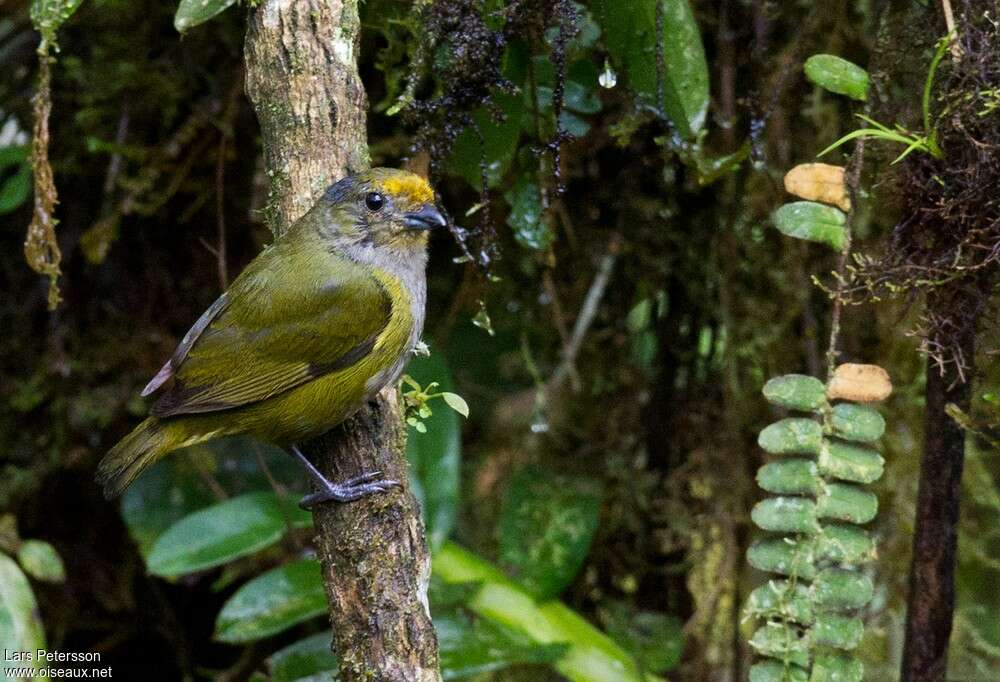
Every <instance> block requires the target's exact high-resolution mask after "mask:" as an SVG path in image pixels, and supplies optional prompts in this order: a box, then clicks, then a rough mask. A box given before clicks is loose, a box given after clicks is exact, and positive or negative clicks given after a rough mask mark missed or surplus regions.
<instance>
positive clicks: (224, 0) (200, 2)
mask: <svg viewBox="0 0 1000 682" xmlns="http://www.w3.org/2000/svg"><path fill="white" fill-rule="evenodd" d="M235 2H236V0H181V2H180V4H179V5H177V13H176V14H174V28H175V29H177V32H178V33H184V31H186V30H188V29H189V28H193V27H195V26H197V25H198V24H203V23H205V22H206V21H208V20H209V19H211V18H212V17H214V16H216V15H217V14H221V13H222V12H224V11H225V10H227V9H229V7H230V6H232V5H233V4H234V3H235Z"/></svg>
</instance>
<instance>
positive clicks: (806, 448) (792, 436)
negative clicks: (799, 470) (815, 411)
mask: <svg viewBox="0 0 1000 682" xmlns="http://www.w3.org/2000/svg"><path fill="white" fill-rule="evenodd" d="M757 444H758V445H760V447H762V448H763V449H764V450H765V451H766V452H770V453H771V454H772V455H793V454H806V455H818V454H819V451H820V449H821V448H822V447H823V427H822V426H821V425H820V423H819V422H818V421H816V420H814V419H803V418H801V417H790V418H788V419H782V420H781V421H777V422H775V423H773V424H770V425H768V426H766V427H764V430H763V431H761V432H760V435H759V436H758V437H757Z"/></svg>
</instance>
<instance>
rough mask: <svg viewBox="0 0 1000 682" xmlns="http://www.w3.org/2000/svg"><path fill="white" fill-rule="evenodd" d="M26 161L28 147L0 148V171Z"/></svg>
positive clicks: (21, 145)
mask: <svg viewBox="0 0 1000 682" xmlns="http://www.w3.org/2000/svg"><path fill="white" fill-rule="evenodd" d="M27 160H28V145H26V144H20V145H8V146H6V147H0V170H3V169H4V168H7V167H8V166H14V165H17V164H19V163H24V162H26V161H27Z"/></svg>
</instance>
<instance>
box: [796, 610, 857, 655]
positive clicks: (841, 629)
mask: <svg viewBox="0 0 1000 682" xmlns="http://www.w3.org/2000/svg"><path fill="white" fill-rule="evenodd" d="M863 634H864V625H862V623H861V619H860V618H856V617H854V616H842V615H840V614H838V613H823V614H820V615H817V616H816V622H815V623H813V626H812V627H811V628H810V629H809V635H808V637H809V639H811V640H812V641H813V643H814V644H818V645H820V646H828V647H832V648H834V649H845V650H851V649H856V648H857V646H858V644H861V637H862V635H863Z"/></svg>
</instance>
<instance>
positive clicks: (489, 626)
mask: <svg viewBox="0 0 1000 682" xmlns="http://www.w3.org/2000/svg"><path fill="white" fill-rule="evenodd" d="M434 629H435V630H436V631H437V636H438V645H439V647H440V651H441V673H442V676H443V677H444V679H446V680H453V679H457V678H460V677H468V676H470V675H475V674H478V673H485V672H490V671H494V670H500V669H502V668H506V667H508V666H511V665H516V664H526V663H552V662H554V661H557V660H558V659H559V658H561V657H562V656H563V654H565V653H566V649H567V645H566V644H540V643H538V642H535V641H533V640H532V639H531V638H530V637H528V636H527V635H525V634H524V633H522V632H518V631H517V630H515V629H513V628H511V627H508V626H506V625H501V624H500V623H494V622H491V621H488V620H482V619H479V620H476V621H472V620H471V619H469V618H468V617H466V616H464V615H462V614H460V613H450V614H445V615H441V616H438V617H436V618H435V619H434Z"/></svg>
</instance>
